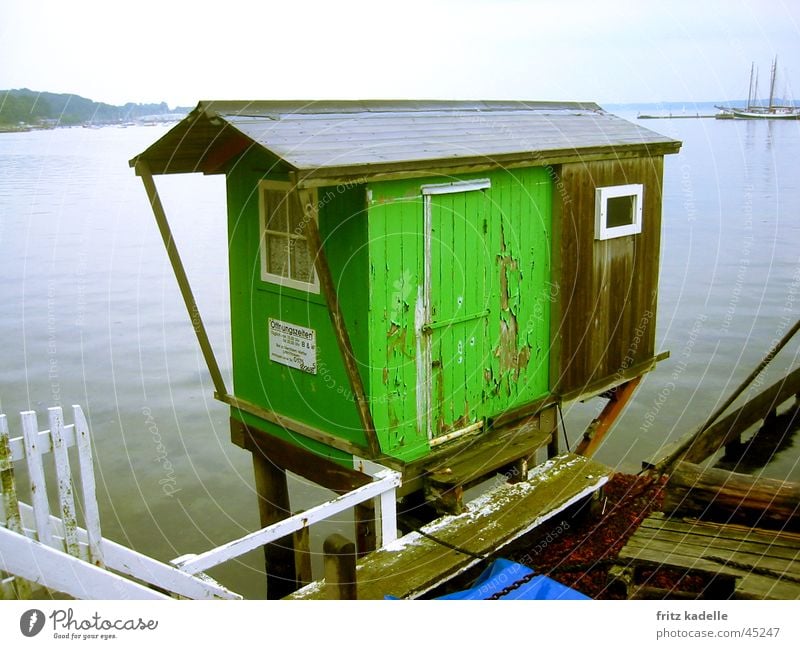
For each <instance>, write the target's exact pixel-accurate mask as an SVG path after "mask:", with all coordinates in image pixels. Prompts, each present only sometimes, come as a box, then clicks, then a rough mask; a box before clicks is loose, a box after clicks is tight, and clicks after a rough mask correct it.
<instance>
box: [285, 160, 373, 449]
mask: <svg viewBox="0 0 800 649" xmlns="http://www.w3.org/2000/svg"><path fill="white" fill-rule="evenodd" d="M292 180H293V184H294V185H295V187H297V185H296V178H295V177H294V174H292ZM294 194H295V195H296V196H297V200H298V201H299V202H300V209H301V213H302V214H304V215H305V217H304V219H303V220H304V223H305V235H306V240H307V242H308V250H309V252H310V253H311V258H312V259H313V260H314V268H315V270H316V271H317V276H318V277H319V285H320V287H321V288H322V293H323V295H324V296H325V301H326V302H327V303H328V313H329V315H330V317H331V324H332V325H333V331H334V333H335V334H336V342H337V343H338V344H339V351H340V352H341V353H342V360H343V361H344V367H345V371H346V372H347V378H348V381H349V383H350V389H351V390H352V391H353V397H354V398H355V402H356V408H357V409H358V417H359V419H360V420H361V427H362V429H363V431H364V436H365V437H366V440H367V451H368V459H371V460H374V459H377V458H378V457H379V456H380V454H381V446H380V442H379V441H378V435H377V433H376V432H375V423H374V422H373V420H372V411H371V410H370V407H369V402H368V401H367V395H366V391H365V390H364V383H363V381H362V380H361V374H360V373H359V371H358V362H357V360H356V357H355V354H354V353H353V345H352V344H351V342H350V335H349V334H348V332H347V325H346V323H345V321H344V314H343V313H342V308H341V305H340V304H339V296H338V295H337V294H336V287H335V286H334V283H333V276H332V275H331V269H330V266H328V258H327V257H326V255H325V250H324V249H323V247H322V238H321V237H320V234H319V228H318V227H317V219H316V210H317V206H316V205H314V203H313V201H312V193H311V192H310V191H309V190H307V189H296V190H295V192H294Z"/></svg>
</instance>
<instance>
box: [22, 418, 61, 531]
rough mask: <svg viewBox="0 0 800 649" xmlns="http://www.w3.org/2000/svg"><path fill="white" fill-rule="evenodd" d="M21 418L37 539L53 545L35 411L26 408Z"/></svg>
mask: <svg viewBox="0 0 800 649" xmlns="http://www.w3.org/2000/svg"><path fill="white" fill-rule="evenodd" d="M20 417H21V419H22V437H23V439H24V440H25V460H26V462H27V465H28V476H29V478H30V483H31V502H32V504H33V512H34V516H35V519H36V534H37V539H38V540H39V541H41V542H42V543H44V544H45V545H50V546H52V545H53V537H52V535H51V534H50V525H49V523H48V518H49V516H50V504H49V503H48V501H47V483H46V482H45V478H44V466H43V464H42V456H41V455H40V448H39V424H38V423H37V421H36V413H35V412H33V411H32V410H28V411H25V412H21V413H20Z"/></svg>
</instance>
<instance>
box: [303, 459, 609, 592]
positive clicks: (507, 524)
mask: <svg viewBox="0 0 800 649" xmlns="http://www.w3.org/2000/svg"><path fill="white" fill-rule="evenodd" d="M610 474H611V470H610V469H608V468H607V467H604V466H602V465H600V464H598V463H596V462H593V461H592V460H589V459H587V458H584V457H581V456H575V455H562V456H559V457H558V458H555V459H553V460H550V461H548V462H546V463H545V464H543V465H542V466H540V467H537V469H535V470H534V471H533V472H532V475H531V476H530V478H529V479H528V480H527V481H525V482H522V483H518V484H505V485H502V486H500V487H498V488H497V489H495V490H493V491H491V492H489V493H487V494H486V495H484V496H482V497H480V498H478V499H476V500H475V501H473V502H471V503H469V505H468V510H467V511H466V512H464V513H462V514H459V515H455V516H445V517H443V518H441V519H439V520H437V521H434V522H433V523H430V524H428V525H426V526H424V527H423V528H422V531H424V532H426V533H429V534H433V535H435V536H436V537H437V538H440V539H442V540H443V541H446V542H448V543H451V544H454V545H456V546H458V547H461V548H464V549H466V550H468V551H469V552H471V553H475V554H477V555H481V556H487V555H490V554H494V553H496V552H497V551H499V550H500V549H501V548H503V547H504V546H505V545H506V544H508V543H510V542H511V541H513V540H514V539H517V538H519V537H520V536H522V535H523V534H525V533H527V532H529V531H530V530H532V529H533V528H535V527H537V526H538V525H541V524H542V523H543V522H544V521H546V520H550V519H552V518H553V517H555V516H558V514H560V513H561V512H563V511H564V510H565V509H566V508H567V507H569V506H570V505H572V504H575V503H577V502H579V501H581V500H582V499H584V498H586V497H587V496H589V495H590V494H592V493H594V492H595V491H596V490H598V489H600V488H601V487H602V486H603V485H604V484H605V483H606V482H607V481H608V477H609V475H610ZM477 562H478V559H476V558H475V557H473V556H469V555H466V554H461V553H459V552H454V551H453V550H451V549H449V548H446V547H444V546H442V545H440V544H438V543H436V542H434V541H432V540H431V539H429V538H426V537H424V536H422V535H420V534H419V533H417V532H412V533H410V534H408V535H406V536H404V537H401V538H399V539H397V541H395V542H394V543H391V544H389V545H387V546H385V547H383V548H381V549H379V550H377V551H375V552H373V553H372V554H370V555H369V556H367V557H364V558H363V559H361V560H360V561H359V562H358V572H357V574H358V581H359V588H358V597H359V599H383V597H384V596H385V595H393V596H396V597H400V598H415V597H419V596H421V595H423V594H424V593H426V592H428V591H430V590H431V589H433V588H435V587H436V586H438V585H440V584H442V583H444V582H445V581H447V580H449V579H450V578H452V577H453V576H454V575H456V574H459V573H460V572H463V571H464V570H466V569H468V568H469V567H471V566H473V565H475V564H476V563H477ZM324 596H325V587H324V583H323V582H315V583H314V584H310V585H309V586H307V587H306V588H304V589H302V590H300V591H298V592H296V593H293V594H292V595H291V596H290V597H289V599H323V598H324Z"/></svg>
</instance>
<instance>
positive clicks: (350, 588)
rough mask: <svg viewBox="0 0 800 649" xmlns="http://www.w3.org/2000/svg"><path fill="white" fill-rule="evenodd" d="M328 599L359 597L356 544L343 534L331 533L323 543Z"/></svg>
mask: <svg viewBox="0 0 800 649" xmlns="http://www.w3.org/2000/svg"><path fill="white" fill-rule="evenodd" d="M323 552H324V553H325V590H326V594H327V599H358V596H357V595H358V593H357V590H358V588H357V584H356V546H355V544H354V543H353V542H352V541H348V540H347V539H346V538H344V537H343V536H342V535H341V534H331V535H330V536H329V537H328V538H326V539H325V543H324V544H323Z"/></svg>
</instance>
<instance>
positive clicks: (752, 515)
mask: <svg viewBox="0 0 800 649" xmlns="http://www.w3.org/2000/svg"><path fill="white" fill-rule="evenodd" d="M663 509H664V511H665V512H666V513H667V514H670V515H673V516H696V517H699V518H703V519H705V520H715V521H719V522H722V523H742V524H746V525H753V526H755V527H762V528H771V529H777V530H781V531H783V530H791V531H797V530H800V484H798V483H796V482H787V481H785V480H775V479H772V478H754V477H753V476H749V475H744V474H742V473H732V472H730V471H725V470H723V469H716V468H706V469H704V468H703V467H701V466H698V465H697V464H692V463H690V462H678V463H677V464H676V465H675V467H674V468H673V469H672V473H671V474H670V477H669V482H668V483H667V486H666V489H665V490H664V507H663Z"/></svg>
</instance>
